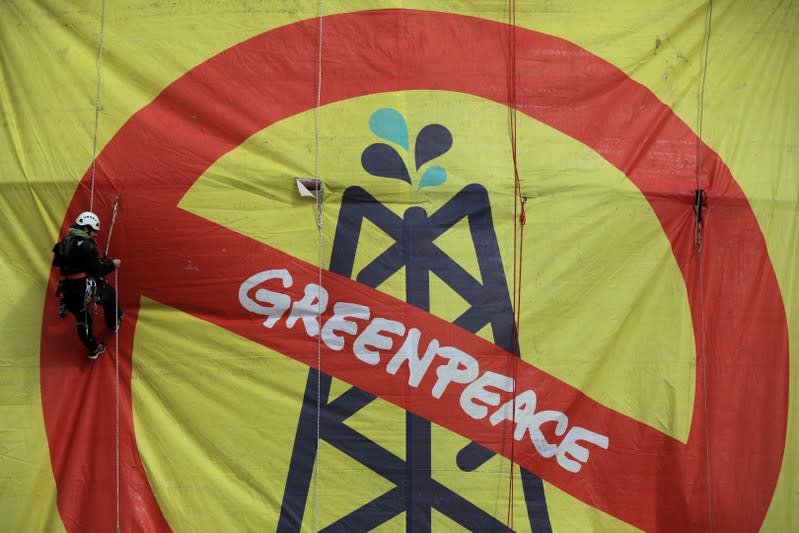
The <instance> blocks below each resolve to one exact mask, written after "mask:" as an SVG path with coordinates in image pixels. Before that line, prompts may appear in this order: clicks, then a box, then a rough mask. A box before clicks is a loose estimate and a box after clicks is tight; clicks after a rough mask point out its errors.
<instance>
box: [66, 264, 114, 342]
mask: <svg viewBox="0 0 799 533" xmlns="http://www.w3.org/2000/svg"><path fill="white" fill-rule="evenodd" d="M96 283H97V290H96V292H95V300H94V301H95V302H96V303H97V305H98V306H99V307H101V308H102V309H103V317H104V318H105V324H106V326H107V327H108V329H109V330H111V331H114V329H115V327H116V324H117V321H119V320H122V310H121V309H120V308H119V307H117V305H116V291H115V290H114V287H112V286H111V285H109V284H108V283H106V282H105V281H104V280H101V279H100V280H96ZM60 289H61V295H62V297H63V298H64V304H65V305H66V308H67V310H68V311H69V312H70V313H72V315H73V316H74V317H75V322H76V330H77V333H78V338H79V339H80V341H81V342H82V343H83V345H84V346H86V348H88V349H89V350H94V349H96V348H97V344H98V342H97V339H96V338H95V337H94V320H93V314H94V305H93V304H92V303H91V302H89V304H88V305H87V304H86V279H85V278H84V279H67V280H63V281H61V284H60Z"/></svg>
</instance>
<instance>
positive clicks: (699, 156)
mask: <svg viewBox="0 0 799 533" xmlns="http://www.w3.org/2000/svg"><path fill="white" fill-rule="evenodd" d="M712 18H713V0H709V1H708V4H707V13H706V19H705V43H704V44H705V46H704V57H703V60H702V74H701V76H700V88H699V95H698V96H699V105H698V110H697V130H698V131H697V133H698V140H697V145H696V151H697V153H696V188H697V191H699V190H700V189H701V188H702V177H701V173H702V150H703V146H704V141H703V137H702V127H703V119H704V107H705V80H706V78H707V61H708V55H709V51H710V30H711V21H712ZM697 194H698V195H699V196H698V200H699V201H698V205H697V209H698V211H697V218H696V228H695V230H696V236H695V244H696V251H697V255H698V261H699V321H700V325H699V327H700V332H699V336H700V339H699V349H700V353H701V357H702V396H703V398H702V401H703V409H704V416H705V470H706V476H707V526H708V532H709V533H713V507H712V504H713V500H712V487H713V478H712V472H711V462H710V429H709V428H708V412H709V409H708V390H707V383H708V379H707V371H708V362H707V349H706V343H705V291H704V279H705V276H704V254H703V253H702V248H703V246H702V244H703V243H702V239H703V235H702V232H701V227H700V222H699V221H700V219H701V217H702V207H703V206H702V203H703V201H702V196H701V194H702V193H701V192H698V193H697ZM702 223H704V222H702Z"/></svg>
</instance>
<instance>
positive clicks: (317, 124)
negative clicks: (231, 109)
mask: <svg viewBox="0 0 799 533" xmlns="http://www.w3.org/2000/svg"><path fill="white" fill-rule="evenodd" d="M317 14H318V21H319V34H318V42H319V46H318V48H317V62H316V108H315V110H314V178H315V179H316V187H317V189H316V195H315V198H316V206H315V208H316V212H315V217H316V226H317V228H318V230H319V250H318V252H319V257H318V265H317V278H318V279H317V285H318V286H319V295H318V297H317V301H316V320H317V323H318V324H319V327H320V331H319V334H318V335H317V336H316V454H315V461H314V470H315V472H314V531H319V488H320V484H321V482H320V479H319V478H320V476H321V461H320V455H321V450H320V448H319V445H320V443H321V412H322V332H321V325H322V298H321V296H322V295H321V291H322V263H323V261H324V257H323V248H322V247H323V245H322V237H323V235H322V230H323V218H322V204H323V199H324V196H323V195H324V189H323V185H322V182H321V179H320V177H319V145H320V143H319V137H320V129H321V112H320V108H321V105H322V38H323V25H324V2H323V0H319V4H318V13H317Z"/></svg>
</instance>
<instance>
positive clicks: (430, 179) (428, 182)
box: [419, 167, 447, 189]
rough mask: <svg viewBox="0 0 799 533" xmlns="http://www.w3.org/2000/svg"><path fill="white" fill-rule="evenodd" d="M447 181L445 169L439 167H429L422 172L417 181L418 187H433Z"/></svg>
mask: <svg viewBox="0 0 799 533" xmlns="http://www.w3.org/2000/svg"><path fill="white" fill-rule="evenodd" d="M445 181H447V171H446V170H444V169H443V168H441V167H430V168H428V169H427V170H425V172H424V174H422V179H421V180H420V181H419V188H420V189H424V188H425V187H434V186H436V185H441V184H442V183H444V182H445Z"/></svg>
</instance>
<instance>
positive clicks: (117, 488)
mask: <svg viewBox="0 0 799 533" xmlns="http://www.w3.org/2000/svg"><path fill="white" fill-rule="evenodd" d="M104 37H105V0H101V2H100V30H99V36H98V38H97V60H96V62H95V68H96V72H97V83H96V90H95V98H94V135H93V138H92V172H91V187H90V192H89V211H94V183H95V178H96V176H97V138H98V134H99V131H100V110H101V108H102V106H101V101H100V95H101V91H100V89H101V86H102V79H103V41H104ZM118 210H119V198H118V197H117V198H115V200H114V210H113V212H112V215H111V225H110V227H109V230H108V238H107V240H106V246H105V256H106V257H107V256H108V249H109V247H110V246H111V235H112V234H113V231H114V224H115V223H116V218H117V213H118ZM114 286H115V287H116V288H117V290H116V291H115V296H114V307H115V309H119V273H118V271H117V270H116V269H114ZM115 325H116V327H115V328H114V405H115V422H114V426H115V427H114V439H115V443H114V446H115V452H116V453H115V459H114V461H115V464H114V476H115V494H114V517H115V526H116V531H117V532H119V530H120V473H119V464H120V452H119V316H118V314H117V316H116V318H115Z"/></svg>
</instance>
